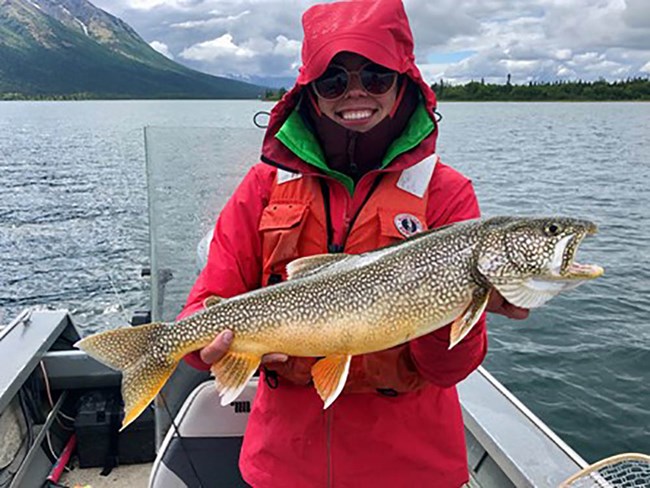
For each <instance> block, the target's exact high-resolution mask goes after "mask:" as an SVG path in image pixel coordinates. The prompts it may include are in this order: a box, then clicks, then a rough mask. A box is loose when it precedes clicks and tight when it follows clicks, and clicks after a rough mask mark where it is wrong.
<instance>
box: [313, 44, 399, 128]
mask: <svg viewBox="0 0 650 488" xmlns="http://www.w3.org/2000/svg"><path fill="white" fill-rule="evenodd" d="M370 62H371V61H369V60H368V59H367V58H365V57H363V56H361V55H359V54H354V53H348V52H343V53H339V54H337V55H336V56H335V57H334V59H332V61H331V63H330V66H332V65H336V66H340V67H343V68H345V69H346V70H348V71H350V72H355V71H358V70H359V69H360V68H362V67H363V66H364V65H367V64H368V63H370ZM316 93H317V96H316V100H317V102H318V108H319V109H320V111H321V112H322V113H323V114H325V115H326V116H328V117H329V118H330V119H332V120H333V121H335V122H336V123H337V124H339V125H342V126H343V127H345V128H346V129H349V130H354V131H357V132H367V131H369V130H370V129H372V128H373V127H374V126H376V125H377V124H378V123H379V122H381V121H382V120H384V118H386V117H387V116H388V114H389V113H390V112H391V110H392V109H393V105H394V104H395V99H396V97H397V83H393V85H392V87H391V88H390V89H389V90H388V91H387V92H386V93H384V94H382V95H373V94H371V93H368V91H366V89H365V88H364V87H363V85H362V84H361V80H360V78H359V75H358V73H355V74H353V75H352V76H351V79H350V80H349V85H348V87H347V91H346V92H345V93H344V94H343V95H342V96H341V97H339V98H336V99H334V100H328V99H326V98H323V97H321V96H318V91H317V90H316Z"/></svg>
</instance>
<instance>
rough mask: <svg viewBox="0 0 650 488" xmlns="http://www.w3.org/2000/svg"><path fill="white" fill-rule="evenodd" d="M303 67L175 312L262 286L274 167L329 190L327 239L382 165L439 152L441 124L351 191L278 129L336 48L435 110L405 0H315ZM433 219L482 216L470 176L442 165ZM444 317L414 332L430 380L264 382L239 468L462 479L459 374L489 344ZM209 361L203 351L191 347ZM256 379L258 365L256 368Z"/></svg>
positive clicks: (413, 481)
mask: <svg viewBox="0 0 650 488" xmlns="http://www.w3.org/2000/svg"><path fill="white" fill-rule="evenodd" d="M303 25H304V30H305V39H304V42H303V52H302V58H303V67H302V68H301V70H300V75H299V77H298V80H297V83H296V86H295V87H294V88H293V89H292V90H291V91H290V92H289V93H287V95H286V96H285V97H284V98H283V100H282V101H280V102H279V103H278V104H277V105H276V106H275V107H274V109H273V111H272V114H271V120H270V123H269V127H268V129H267V132H266V135H265V139H264V144H263V149H262V160H263V161H265V162H266V163H268V164H264V163H261V164H257V165H255V166H254V167H253V168H252V169H251V170H250V172H249V173H248V175H247V176H246V177H245V178H244V180H243V181H242V183H241V184H240V186H239V187H238V189H237V190H236V191H235V193H234V194H233V196H232V197H231V199H230V200H229V202H228V203H227V205H226V206H225V208H224V209H223V211H222V212H221V215H220V217H219V220H218V221H217V224H216V228H215V232H214V237H213V240H212V242H211V245H210V252H209V259H208V263H207V265H206V267H205V268H204V269H203V271H202V272H201V274H200V276H199V277H198V279H197V281H196V283H195V285H194V287H193V288H192V291H191V292H190V295H189V297H188V300H187V305H186V307H185V309H184V310H183V312H182V313H181V316H186V315H188V314H190V313H193V312H195V311H197V310H199V309H200V308H201V307H202V304H203V300H204V299H205V298H207V297H209V296H212V295H218V296H221V297H225V298H227V297H231V296H234V295H238V294H241V293H244V292H247V291H250V290H253V289H255V288H258V287H260V286H261V280H262V238H261V235H260V232H259V230H258V229H259V224H260V219H261V216H262V213H263V211H264V209H265V208H266V207H267V205H268V203H269V198H270V193H271V190H272V188H273V186H274V184H275V181H276V174H277V167H281V168H283V169H286V170H290V171H295V172H300V173H302V174H303V175H315V176H317V177H319V178H322V179H323V180H324V181H325V182H326V184H327V189H328V191H329V201H330V203H331V208H330V215H331V226H332V231H333V234H334V240H335V241H338V242H342V241H344V239H345V236H346V234H347V232H348V230H349V229H348V228H347V226H348V224H349V221H347V220H346V218H345V216H347V215H355V214H356V212H357V211H358V209H359V208H361V207H362V206H363V204H364V202H365V201H366V199H367V196H368V194H369V192H370V191H371V189H372V186H373V182H374V180H375V179H376V178H377V176H378V175H379V174H380V173H382V172H392V171H402V170H403V169H405V168H408V167H410V166H412V165H414V164H416V163H418V162H419V161H421V160H422V159H424V158H425V157H427V156H429V155H430V154H433V153H434V151H435V142H436V138H437V128H436V129H435V130H434V131H433V132H432V133H431V134H430V135H428V136H427V137H426V138H424V139H423V140H422V141H421V142H420V143H419V144H418V145H417V147H415V148H413V149H411V150H410V151H407V152H405V153H403V154H401V155H399V156H398V157H397V158H396V159H395V160H394V161H392V162H391V163H390V164H389V166H387V167H386V168H383V169H378V170H373V171H370V172H369V173H367V174H366V175H364V176H363V177H361V179H360V180H359V181H358V182H357V184H356V186H355V188H354V192H353V193H352V194H350V192H349V190H348V189H347V188H346V187H345V186H344V185H343V184H342V183H341V182H340V181H337V180H336V179H334V178H331V177H328V176H326V175H324V174H323V173H322V172H321V171H319V170H318V169H317V168H315V167H313V166H311V165H309V164H308V163H306V162H305V161H303V160H301V159H300V158H299V157H298V156H296V154H294V153H293V152H292V151H291V150H290V149H289V148H288V147H286V146H285V145H283V144H282V143H281V142H280V141H279V140H278V139H277V138H276V134H277V133H278V131H279V130H280V128H281V127H282V125H283V124H284V123H285V122H286V120H287V118H288V117H289V115H290V114H291V113H292V112H293V111H294V109H295V108H296V105H297V103H298V101H299V99H300V96H301V93H302V91H303V90H304V88H305V86H306V85H308V84H309V83H310V82H311V81H313V80H314V79H316V78H317V77H318V76H320V74H321V73H323V72H324V70H325V68H326V67H327V65H328V64H329V62H330V61H331V59H332V58H333V57H334V56H335V55H336V54H337V53H338V52H341V51H350V52H355V53H358V54H361V55H363V56H365V57H366V58H369V59H371V60H372V61H374V62H376V63H379V64H382V65H384V66H386V67H389V68H391V69H394V70H396V71H398V72H400V73H402V74H405V75H406V76H408V77H409V78H410V79H411V80H412V81H413V82H415V84H416V85H417V86H418V87H419V88H420V91H421V93H422V98H423V100H424V105H425V107H426V110H427V113H428V114H430V116H431V118H432V119H433V111H434V109H435V105H436V100H435V95H434V93H433V92H432V91H431V89H430V88H429V86H428V85H427V84H426V83H425V82H424V81H423V80H422V77H421V75H420V72H419V70H418V69H417V67H416V65H415V63H414V57H413V41H412V35H411V31H410V28H409V25H408V20H407V17H406V14H405V12H404V9H403V6H402V4H401V1H400V0H381V1H353V2H340V3H331V4H324V5H316V6H314V7H312V8H310V9H309V10H307V12H306V13H305V15H304V16H303ZM428 202H429V203H428V207H427V211H426V220H427V222H426V224H427V226H428V227H429V228H433V227H439V226H442V225H445V224H448V223H451V222H456V221H460V220H466V219H471V218H476V217H478V216H479V209H478V204H477V202H476V197H475V195H474V192H473V189H472V186H471V183H470V181H469V180H467V179H466V178H465V177H463V176H462V175H460V174H459V173H457V172H456V171H454V170H453V169H451V168H450V167H448V166H445V165H444V164H438V165H437V166H436V168H435V171H434V173H433V177H432V178H431V181H430V183H429V187H428ZM448 337H449V327H445V328H443V329H439V330H438V331H435V332H433V333H431V334H428V335H426V336H424V337H421V338H419V339H416V340H413V341H411V342H410V343H409V350H410V354H411V358H412V361H413V364H414V365H415V366H416V368H417V369H418V372H419V374H420V375H421V376H422V377H424V378H425V379H426V380H427V381H428V382H429V385H428V386H426V387H424V388H422V389H419V390H416V391H412V392H408V393H401V394H399V395H397V396H394V397H393V396H390V397H389V396H385V395H381V394H379V393H355V394H345V393H343V394H342V395H341V396H340V397H339V398H338V399H337V400H336V402H334V404H333V405H332V406H331V407H330V408H328V409H327V410H325V411H324V410H323V405H322V401H321V400H320V398H319V397H318V395H317V393H316V391H315V390H314V388H313V387H312V386H310V385H307V386H299V385H293V384H287V383H282V385H281V386H280V387H278V388H275V389H271V388H269V386H268V385H267V384H266V383H265V382H264V381H260V387H259V388H258V392H257V396H256V399H255V402H254V405H253V411H252V412H251V414H250V417H249V423H248V426H247V430H246V434H245V437H244V445H243V448H242V453H241V456H240V468H241V471H242V475H243V477H244V479H245V480H246V481H247V482H248V483H249V484H251V485H252V486H255V487H315V486H323V487H325V486H335V487H348V486H349V487H366V486H372V487H383V486H386V487H394V486H414V487H415V486H422V487H443V488H444V487H459V486H461V485H462V484H464V483H465V482H467V480H468V472H467V461H466V451H465V441H464V428H463V420H462V416H461V411H460V405H459V402H458V397H457V393H456V388H455V386H454V385H455V384H456V383H457V382H459V381H460V380H462V379H463V378H465V377H466V376H467V375H468V374H469V373H471V372H472V371H473V370H474V369H475V368H477V367H478V365H479V364H480V363H481V361H482V360H483V358H484V357H485V354H486V350H487V337H486V330H485V318H483V319H481V321H480V322H479V323H478V324H477V325H476V326H475V327H474V329H473V330H472V332H471V333H470V334H469V335H468V336H467V337H466V338H465V339H464V340H463V341H462V342H461V343H460V344H458V345H457V346H456V347H455V348H454V349H452V350H451V351H450V350H448V345H449V342H448ZM187 361H188V362H189V363H190V364H192V365H193V366H195V367H198V368H201V369H207V366H206V365H205V364H204V363H202V361H201V360H200V358H199V357H198V354H196V353H195V354H192V355H189V356H188V357H187ZM262 378H264V375H263V374H262Z"/></svg>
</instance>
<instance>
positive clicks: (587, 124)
mask: <svg viewBox="0 0 650 488" xmlns="http://www.w3.org/2000/svg"><path fill="white" fill-rule="evenodd" d="M270 107H271V105H270V104H268V103H264V102H255V101H238V102H232V101H138V102H131V101H128V102H122V101H119V102H5V103H0V256H2V258H1V259H2V265H1V267H0V324H5V323H8V322H9V321H10V320H11V318H12V317H13V316H14V315H15V314H16V313H18V312H19V311H20V310H22V309H23V308H25V307H28V306H39V305H44V304H46V305H48V306H49V307H67V308H69V309H70V310H71V312H72V313H73V315H74V317H75V319H76V320H77V321H78V322H79V324H80V325H81V326H82V327H85V328H87V330H89V331H92V330H97V329H102V328H106V327H114V326H117V325H121V324H123V323H124V321H125V320H126V318H127V317H128V316H130V314H131V313H132V312H133V311H134V310H138V309H144V308H148V300H149V284H148V282H147V281H146V280H144V279H142V278H141V277H140V271H141V269H142V268H144V267H148V266H149V256H148V248H149V235H148V227H147V225H148V214H147V192H146V179H145V152H144V144H143V127H144V126H167V127H176V126H178V127H205V126H210V127H238V128H249V127H252V122H251V120H252V116H253V114H254V113H255V112H256V111H258V110H269V109H270ZM440 111H441V112H442V114H443V116H444V119H443V121H442V123H441V136H440V139H439V146H438V147H439V151H438V152H439V154H440V155H441V156H442V158H443V160H444V161H445V162H447V163H448V164H451V165H452V166H454V167H456V168H457V169H459V170H460V171H462V172H463V173H465V174H466V175H468V176H470V177H471V178H472V179H473V181H474V185H475V189H476V192H477V194H478V197H479V201H480V202H481V206H482V211H483V214H484V215H485V216H493V215H513V214H519V215H525V214H555V213H561V214H568V215H574V216H581V217H585V218H589V219H592V220H594V221H596V222H597V223H598V224H599V226H600V233H599V234H598V235H597V236H595V237H593V238H590V239H588V240H587V241H585V243H584V244H583V246H582V249H581V252H580V256H581V258H579V260H580V261H582V262H595V263H598V264H601V265H602V266H604V267H605V269H606V275H605V276H604V277H603V278H601V279H599V280H597V281H596V282H594V283H590V284H587V285H584V286H583V287H581V288H579V289H577V290H575V291H573V292H570V293H567V294H565V295H563V296H560V297H558V298H557V299H555V300H553V301H552V302H551V303H550V304H548V305H547V306H546V307H544V308H542V309H540V310H536V311H535V312H534V313H532V315H531V317H530V318H529V319H528V320H526V321H523V322H515V321H509V320H507V319H503V318H501V317H490V321H489V329H490V352H489V354H488V358H487V360H486V363H485V365H486V366H487V368H488V369H489V370H490V371H491V372H492V373H493V374H494V375H495V376H496V377H497V378H498V379H500V380H501V381H502V382H503V383H504V384H505V385H506V386H507V387H508V388H510V389H511V390H512V391H513V392H514V393H515V394H517V395H518V396H519V397H520V398H521V399H522V400H523V401H524V403H526V405H527V406H528V407H529V408H530V409H531V410H532V411H533V412H535V413H536V414H537V415H539V416H540V417H541V418H542V419H543V420H544V421H546V422H547V423H548V424H549V425H550V426H551V427H552V428H553V429H555V430H556V432H558V434H559V435H560V436H561V437H563V438H564V439H565V440H567V441H568V442H569V444H571V445H572V446H573V447H574V448H575V449H576V450H577V451H578V452H580V453H581V454H582V455H583V456H584V457H585V458H586V459H588V460H595V459H598V458H601V457H604V456H607V455H610V454H614V453H618V452H624V451H641V452H650V244H649V242H650V217H649V216H650V184H649V181H650V104H647V103H646V104H643V103H611V104H610V103H594V104H592V103H580V104H573V103H558V104H555V103H544V104H535V103H516V104H515V103H483V104H481V103H443V104H441V106H440ZM253 162H254V161H251V163H253ZM244 169H245V168H244V167H242V168H241V170H242V172H243V171H244Z"/></svg>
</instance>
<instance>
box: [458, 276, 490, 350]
mask: <svg viewBox="0 0 650 488" xmlns="http://www.w3.org/2000/svg"><path fill="white" fill-rule="evenodd" d="M489 299H490V290H489V289H485V288H479V289H477V290H476V291H475V292H474V296H473V297H472V301H471V302H470V303H469V305H468V306H467V307H466V308H465V310H463V313H461V314H460V315H459V316H458V317H457V318H456V320H454V322H453V323H452V324H451V332H450V333H449V349H451V348H452V347H454V346H455V345H456V344H458V343H459V342H460V341H462V340H463V339H464V338H465V336H466V335H467V334H469V331H470V330H472V327H474V325H476V322H478V319H480V318H481V315H483V312H484V311H485V307H487V304H488V300H489Z"/></svg>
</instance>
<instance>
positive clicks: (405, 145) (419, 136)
mask: <svg viewBox="0 0 650 488" xmlns="http://www.w3.org/2000/svg"><path fill="white" fill-rule="evenodd" d="M434 129H435V123H434V122H433V120H432V119H431V117H430V116H429V114H428V113H427V110H426V108H425V106H424V103H422V102H420V104H419V105H418V106H417V108H416V109H415V111H414V112H413V115H411V118H410V119H409V121H408V124H407V125H406V129H404V132H402V134H401V135H400V136H399V137H398V138H397V139H395V141H393V143H392V144H391V145H390V146H389V147H388V150H387V151H386V155H385V156H384V158H383V160H382V161H381V165H380V166H379V168H380V169H383V168H385V167H386V166H388V165H389V164H390V163H391V162H393V161H394V160H395V158H397V157H398V156H399V155H400V154H403V153H405V152H407V151H410V150H411V149H413V148H414V147H416V146H417V145H418V144H420V143H421V142H422V141H423V140H424V139H425V138H426V137H427V136H428V135H429V134H431V132H433V130H434ZM275 137H276V138H277V139H278V140H279V141H280V142H282V144H284V145H285V146H286V147H287V148H288V149H289V150H290V151H291V152H293V153H294V154H295V155H296V156H298V157H299V158H300V159H302V160H303V161H305V162H306V163H309V164H311V165H312V166H315V167H316V168H318V169H320V170H321V171H322V172H323V173H325V174H326V175H328V176H331V177H333V178H336V179H337V180H339V181H340V182H341V183H343V184H344V185H345V187H346V188H347V189H348V191H349V192H350V194H352V193H353V192H354V180H352V178H350V177H349V176H348V175H346V174H343V173H341V172H340V171H336V170H333V169H331V168H330V167H329V166H327V162H326V161H325V156H324V154H323V150H322V149H321V147H320V144H319V142H318V140H317V139H316V136H315V135H314V134H313V133H312V132H311V131H310V130H309V129H308V128H307V126H306V125H305V123H304V122H303V120H302V117H301V116H300V114H299V113H298V111H297V110H294V111H293V112H291V114H290V115H289V117H288V118H287V120H286V121H285V122H284V124H283V125H282V127H281V128H280V130H279V131H278V133H277V134H276V135H275Z"/></svg>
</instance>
